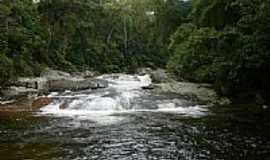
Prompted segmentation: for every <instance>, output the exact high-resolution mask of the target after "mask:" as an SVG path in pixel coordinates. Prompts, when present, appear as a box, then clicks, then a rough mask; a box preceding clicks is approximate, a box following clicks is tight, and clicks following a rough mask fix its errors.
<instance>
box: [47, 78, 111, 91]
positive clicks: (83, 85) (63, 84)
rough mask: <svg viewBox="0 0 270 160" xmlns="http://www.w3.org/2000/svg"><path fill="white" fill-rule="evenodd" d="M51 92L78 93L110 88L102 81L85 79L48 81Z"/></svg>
mask: <svg viewBox="0 0 270 160" xmlns="http://www.w3.org/2000/svg"><path fill="white" fill-rule="evenodd" d="M48 86H49V91H65V90H71V91H77V90H84V89H98V88H106V87H108V82H107V81H105V80H100V79H83V80H72V79H70V80H68V79H63V80H50V81H48Z"/></svg>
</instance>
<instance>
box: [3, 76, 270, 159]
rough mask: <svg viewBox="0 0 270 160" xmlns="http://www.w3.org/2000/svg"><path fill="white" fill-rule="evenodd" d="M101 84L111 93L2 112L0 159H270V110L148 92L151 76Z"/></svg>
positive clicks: (72, 95)
mask: <svg viewBox="0 0 270 160" xmlns="http://www.w3.org/2000/svg"><path fill="white" fill-rule="evenodd" d="M98 78H100V79H104V80H107V81H108V82H109V87H108V88H104V89H98V90H84V91H79V92H70V91H66V92H63V93H57V92H54V93H51V94H50V95H49V97H51V98H52V99H53V102H52V103H51V104H50V105H48V106H45V107H43V108H42V109H41V110H40V111H37V112H32V113H17V114H11V115H10V114H7V113H0V159H3V160H21V159H27V160H36V159H38V160H51V159H52V160H69V159H72V160H73V159H74V160H88V159H89V160H92V159H93V160H95V159H97V160H118V159H119V160H177V159H183V160H204V159H215V160H217V159H228V160H238V159H239V160H240V159H241V160H242V159H251V160H252V159H260V160H262V159H270V157H269V155H270V129H269V128H270V118H269V113H270V112H269V111H267V110H262V109H258V108H255V107H253V106H249V105H242V106H230V107H228V106H227V107H209V106H207V105H202V104H198V103H196V102H194V101H192V100H189V99H187V98H185V97H183V96H180V95H173V94H169V93H164V94H162V93H159V94H157V93H154V92H152V91H151V90H143V89H142V87H144V86H148V85H149V84H151V79H150V77H149V76H147V75H146V76H136V75H125V74H113V75H103V76H100V77H98Z"/></svg>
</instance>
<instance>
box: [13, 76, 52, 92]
mask: <svg viewBox="0 0 270 160" xmlns="http://www.w3.org/2000/svg"><path fill="white" fill-rule="evenodd" d="M12 85H13V86H16V87H24V88H31V89H37V90H39V91H46V90H48V86H47V79H45V78H19V79H18V80H17V81H15V82H13V84H12Z"/></svg>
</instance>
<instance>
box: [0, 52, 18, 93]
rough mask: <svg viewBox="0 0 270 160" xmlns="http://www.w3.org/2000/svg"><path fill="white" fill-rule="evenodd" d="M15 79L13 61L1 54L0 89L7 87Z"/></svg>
mask: <svg viewBox="0 0 270 160" xmlns="http://www.w3.org/2000/svg"><path fill="white" fill-rule="evenodd" d="M14 78H15V77H14V70H13V64H12V60H10V59H9V58H7V57H6V56H5V55H4V54H1V53H0V88H3V87H5V86H6V85H7V84H8V83H9V81H10V80H12V79H14Z"/></svg>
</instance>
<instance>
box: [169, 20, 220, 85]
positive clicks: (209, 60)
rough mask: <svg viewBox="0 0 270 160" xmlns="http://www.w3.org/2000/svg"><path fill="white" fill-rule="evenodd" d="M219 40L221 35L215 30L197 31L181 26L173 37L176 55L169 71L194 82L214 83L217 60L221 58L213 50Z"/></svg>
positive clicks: (170, 62) (202, 29)
mask: <svg viewBox="0 0 270 160" xmlns="http://www.w3.org/2000/svg"><path fill="white" fill-rule="evenodd" d="M180 30H181V31H180ZM180 32H181V33H180ZM184 37H185V39H184ZM218 38H219V34H218V32H217V31H216V30H214V29H210V28H199V29H195V27H194V26H192V25H190V24H187V25H184V26H181V27H180V28H179V29H178V32H176V34H175V35H174V36H173V39H174V41H172V43H173V44H171V46H174V47H173V48H174V49H173V50H174V55H173V56H172V57H171V58H170V60H169V62H168V68H169V70H170V71H172V72H174V73H175V74H176V75H178V76H181V77H182V78H186V79H189V80H192V81H202V82H212V81H213V78H214V77H215V67H216V66H215V58H216V57H217V56H219V55H218V53H217V52H216V51H215V50H214V49H213V48H214V47H215V46H216V45H217V40H218ZM176 42H180V43H176Z"/></svg>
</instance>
